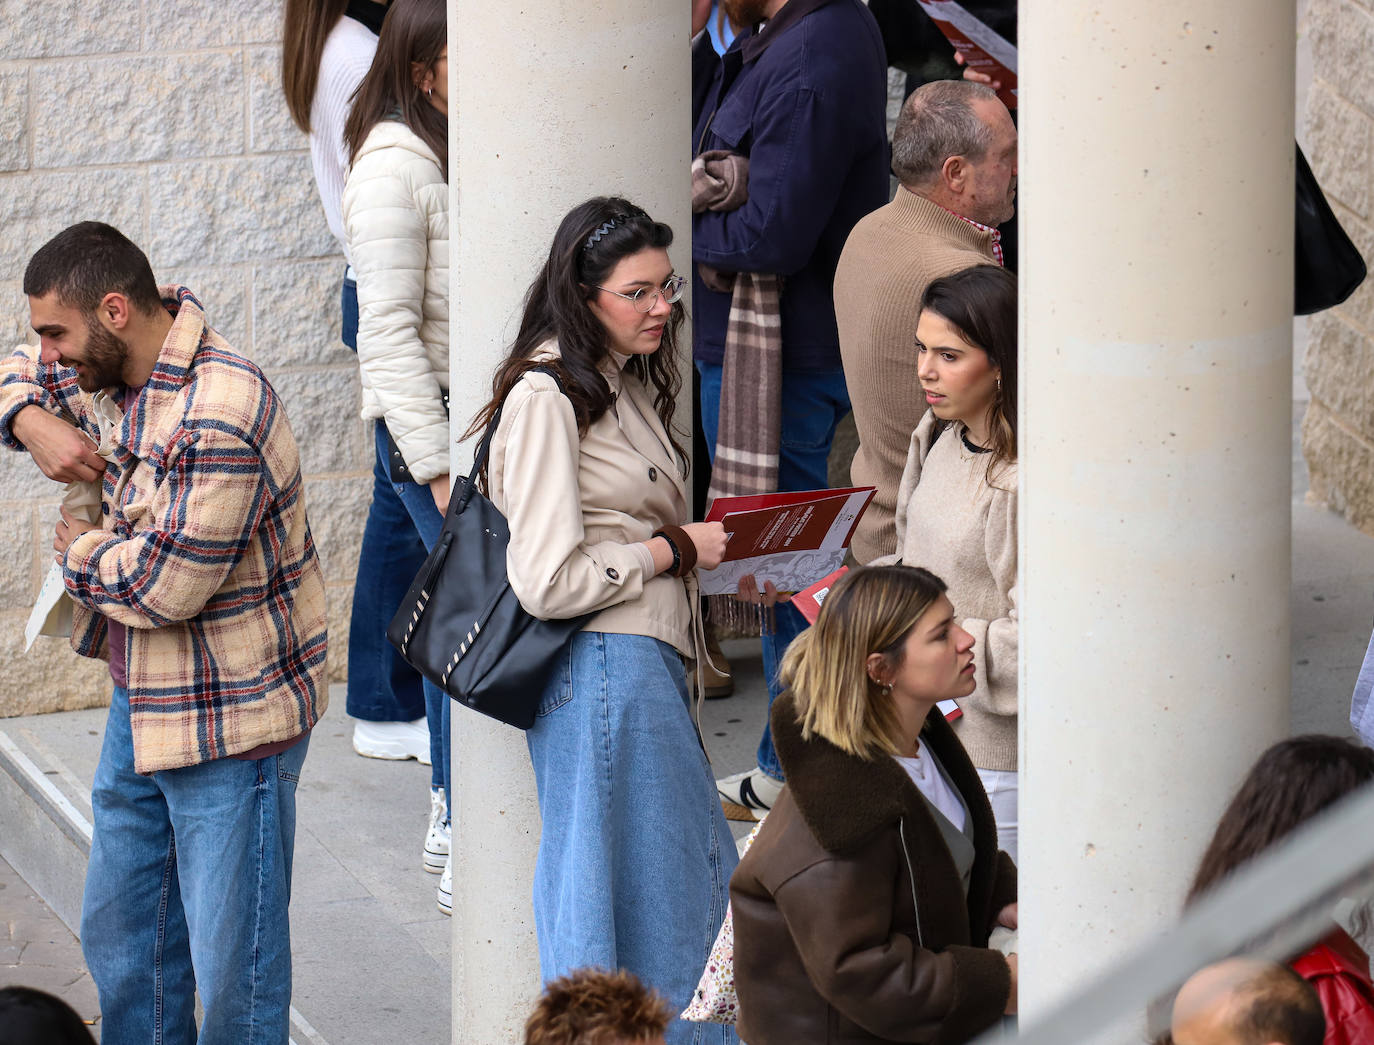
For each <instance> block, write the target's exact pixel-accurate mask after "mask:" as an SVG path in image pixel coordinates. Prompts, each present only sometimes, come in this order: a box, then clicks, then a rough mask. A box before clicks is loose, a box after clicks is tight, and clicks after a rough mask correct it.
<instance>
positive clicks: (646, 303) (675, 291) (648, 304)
mask: <svg viewBox="0 0 1374 1045" xmlns="http://www.w3.org/2000/svg"><path fill="white" fill-rule="evenodd" d="M686 285H687V281H686V280H685V279H683V278H682V277H681V276H669V277H668V278H667V279H665V280H664V281H663V286H661V287H640V288H639V289H638V290H636V291H635V292H634V293H633V294H622V293H620V291H618V290H610V289H608V288H607V287H597V288H596V289H597V290H604V291H606V293H607V294H614V295H615V296H616V297H618V298H624V299H625V300H626V301H628V302H630V304H632V305H634V307H635V311H636V312H648V311H650V310H651V309H653V307H654V305H656V304H657V303H658V299H659V297H660V296H662V298H663V300H664V301H666V302H668V304H670V305H675V304H677V303H678V302H679V301H681V300H682V291H683V288H684V287H686Z"/></svg>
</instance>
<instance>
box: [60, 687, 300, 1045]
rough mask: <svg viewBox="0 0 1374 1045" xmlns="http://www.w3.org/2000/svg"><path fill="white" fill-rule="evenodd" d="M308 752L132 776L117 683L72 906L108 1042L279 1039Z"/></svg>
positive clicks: (246, 1043) (283, 1035)
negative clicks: (77, 899)
mask: <svg viewBox="0 0 1374 1045" xmlns="http://www.w3.org/2000/svg"><path fill="white" fill-rule="evenodd" d="M309 745H310V738H309V736H306V737H303V738H301V740H299V741H298V742H297V743H296V744H295V745H294V746H292V747H291V748H289V749H288V750H286V751H284V752H282V753H281V754H278V755H269V756H268V757H267V758H260V759H256V760H253V761H248V760H242V759H235V758H221V759H216V760H215V761H213V762H205V763H202V764H200V765H196V766H188V767H186V768H184V769H168V770H162V771H160V772H157V773H152V774H150V775H147V776H143V775H140V774H138V773H135V772H134V748H133V737H132V735H131V732H130V723H129V694H128V691H127V690H125V689H124V688H122V687H115V691H114V697H113V699H112V700H111V702H110V714H109V720H108V723H107V725H106V727H105V739H104V743H103V745H102V747H101V751H100V761H99V762H98V764H97V765H96V772H95V786H94V788H93V789H92V792H91V806H92V808H93V810H94V815H95V831H94V836H93V838H92V841H91V856H90V861H89V863H88V865H87V870H86V893H85V900H84V903H83V905H82V911H81V949H82V951H83V953H84V954H85V957H86V965H87V967H88V968H89V969H90V971H91V978H92V979H93V980H94V981H95V986H96V990H97V992H98V993H99V996H100V1011H101V1014H102V1020H101V1028H102V1029H101V1041H103V1042H104V1043H105V1045H149V1043H150V1042H157V1043H159V1045H196V1043H198V1045H286V1042H287V1038H288V1034H289V1030H288V1027H289V1020H290V1007H291V930H290V925H289V922H288V920H287V905H288V903H289V902H290V899H291V857H292V852H293V850H294V848H295V841H296V782H297V780H298V779H299V778H300V773H301V766H302V764H303V763H304V762H305V755H306V751H307V749H308V748H309ZM197 993H199V995H200V1000H201V1004H202V1005H203V1006H204V1018H203V1019H202V1022H201V1027H200V1030H199V1032H197V1030H196V1023H195V1004H196V995H197Z"/></svg>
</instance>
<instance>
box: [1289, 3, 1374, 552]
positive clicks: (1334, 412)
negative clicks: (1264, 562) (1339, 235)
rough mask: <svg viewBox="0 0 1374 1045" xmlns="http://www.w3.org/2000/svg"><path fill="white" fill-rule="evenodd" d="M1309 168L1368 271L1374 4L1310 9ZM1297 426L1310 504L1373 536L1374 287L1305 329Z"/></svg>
mask: <svg viewBox="0 0 1374 1045" xmlns="http://www.w3.org/2000/svg"><path fill="white" fill-rule="evenodd" d="M1308 18H1309V22H1308V24H1309V27H1310V31H1311V34H1312V53H1313V54H1314V55H1321V56H1324V57H1323V58H1321V59H1319V60H1317V61H1316V62H1315V63H1314V67H1313V80H1312V86H1311V89H1310V91H1309V93H1308V98H1307V114H1306V115H1307V136H1308V141H1309V145H1310V148H1309V151H1308V160H1309V161H1310V162H1311V164H1312V170H1313V172H1314V173H1315V174H1316V176H1317V180H1318V181H1320V182H1321V186H1322V190H1323V191H1324V192H1325V193H1326V198H1327V199H1328V200H1329V201H1330V203H1331V207H1332V210H1334V211H1335V212H1336V215H1337V217H1339V218H1340V220H1341V224H1342V225H1344V226H1345V230H1346V232H1348V233H1349V234H1350V238H1351V239H1352V240H1354V241H1355V245H1356V246H1357V247H1359V248H1360V253H1361V254H1363V255H1364V258H1365V261H1366V263H1368V264H1369V265H1370V266H1371V267H1372V268H1374V0H1310V4H1309V7H1308ZM1308 329H1309V341H1308V347H1307V358H1306V363H1305V367H1304V369H1305V375H1306V378H1307V385H1308V388H1309V389H1310V390H1311V394H1312V399H1311V404H1310V405H1309V406H1308V409H1307V413H1306V415H1305V416H1304V418H1303V425H1302V449H1303V454H1304V456H1305V457H1306V458H1307V465H1308V469H1309V471H1310V473H1311V491H1310V493H1309V495H1308V496H1309V498H1310V499H1312V500H1315V501H1318V502H1324V503H1325V504H1327V505H1329V506H1330V507H1331V508H1333V509H1335V510H1336V511H1339V512H1340V513H1342V514H1343V515H1344V516H1345V517H1346V518H1347V519H1348V520H1350V522H1351V523H1352V524H1353V525H1355V526H1357V527H1359V528H1360V529H1361V530H1363V531H1365V532H1366V533H1369V534H1374V278H1371V279H1367V280H1366V281H1365V283H1364V284H1363V286H1361V287H1360V289H1359V290H1357V291H1356V292H1355V294H1354V295H1353V296H1352V297H1351V298H1350V300H1348V301H1347V302H1345V304H1343V305H1341V306H1340V307H1339V308H1334V309H1330V310H1328V311H1326V312H1320V313H1318V314H1317V315H1315V316H1313V317H1312V318H1311V321H1310V325H1309V328H1308Z"/></svg>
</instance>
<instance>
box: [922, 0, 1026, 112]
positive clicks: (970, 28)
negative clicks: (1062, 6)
mask: <svg viewBox="0 0 1374 1045" xmlns="http://www.w3.org/2000/svg"><path fill="white" fill-rule="evenodd" d="M917 3H919V4H920V5H921V10H923V11H925V13H926V14H928V15H930V18H931V20H932V21H933V22H934V23H935V24H936V25H937V26H938V27H939V29H940V32H942V33H944V34H945V38H946V39H948V40H949V42H950V43H951V44H953V45H954V49H955V50H956V51H959V52H960V53H962V54H963V56H964V61H965V63H966V64H967V65H968V67H969V68H970V69H977V70H978V71H979V72H981V73H987V74H988V75H989V76H991V77H992V78H993V79H994V80H995V81H997V82H998V83H1000V84H1001V85H1002V86H1001V87H1000V88H999V89H998V91H997V97H999V98H1001V99H1002V101H1003V102H1004V103H1006V106H1007V108H1008V109H1015V108H1016V45H1015V44H1014V43H1012V42H1011V41H1009V40H1008V39H1007V38H1006V37H1004V36H1002V35H1001V34H1000V33H998V32H997V31H996V30H995V29H992V28H991V27H989V26H988V24H987V23H986V22H984V21H983V20H982V19H980V18H978V17H977V16H976V15H973V14H971V13H970V12H968V11H966V10H964V8H963V7H962V6H960V5H959V3H958V2H957V0H917Z"/></svg>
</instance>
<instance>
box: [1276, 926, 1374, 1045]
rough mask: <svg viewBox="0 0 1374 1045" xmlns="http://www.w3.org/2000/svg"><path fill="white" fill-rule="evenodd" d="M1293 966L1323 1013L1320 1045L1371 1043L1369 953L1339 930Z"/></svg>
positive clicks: (1373, 991)
mask: <svg viewBox="0 0 1374 1045" xmlns="http://www.w3.org/2000/svg"><path fill="white" fill-rule="evenodd" d="M1292 964H1293V969H1294V971H1295V972H1297V974H1298V975H1299V976H1301V977H1302V978H1303V979H1304V980H1306V981H1307V982H1308V983H1310V984H1311V985H1312V987H1313V989H1314V990H1316V992H1317V997H1318V998H1320V999H1321V1003H1322V1011H1323V1012H1324V1013H1326V1037H1325V1038H1324V1039H1323V1045H1368V1043H1370V1042H1374V983H1371V982H1370V978H1369V955H1367V954H1365V953H1364V951H1362V950H1360V947H1359V945H1358V944H1356V943H1355V941H1354V940H1352V939H1351V938H1350V937H1349V936H1347V935H1346V934H1345V933H1343V932H1341V931H1340V930H1339V929H1338V930H1336V931H1335V932H1333V933H1332V934H1331V935H1329V936H1327V937H1325V938H1324V939H1323V940H1322V941H1321V942H1320V943H1318V944H1317V945H1316V946H1315V947H1313V948H1312V949H1311V950H1310V951H1308V952H1307V953H1306V954H1304V955H1302V956H1301V957H1300V958H1298V959H1296V960H1295V961H1294V962H1293V963H1292Z"/></svg>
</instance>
